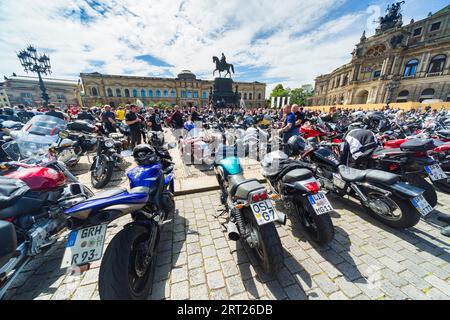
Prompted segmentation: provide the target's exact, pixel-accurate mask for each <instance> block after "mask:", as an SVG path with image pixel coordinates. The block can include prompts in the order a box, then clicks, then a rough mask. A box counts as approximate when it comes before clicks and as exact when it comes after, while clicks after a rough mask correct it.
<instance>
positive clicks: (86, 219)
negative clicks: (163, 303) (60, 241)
mask: <svg viewBox="0 0 450 320" xmlns="http://www.w3.org/2000/svg"><path fill="white" fill-rule="evenodd" d="M133 156H134V159H135V161H136V162H137V164H138V166H137V167H136V168H134V169H132V170H130V171H129V172H128V173H127V176H128V179H129V180H130V191H127V190H126V189H115V190H110V191H105V192H101V193H98V194H96V195H95V196H94V197H92V198H90V199H87V200H86V201H84V202H82V203H79V204H77V205H75V206H73V207H72V208H70V209H68V210H66V211H65V214H66V215H68V216H69V217H70V219H69V223H68V228H69V229H70V230H72V231H71V233H70V234H69V236H68V241H67V247H66V253H65V255H64V259H63V266H67V267H69V266H71V267H74V266H78V267H79V268H80V269H81V270H83V268H84V269H86V266H88V265H89V264H90V263H92V262H93V261H96V260H99V259H101V258H102V256H103V259H102V262H101V265H100V271H99V282H98V285H99V294H100V298H101V299H107V300H111V299H121V300H124V299H132V300H142V299H146V298H147V297H148V293H149V290H150V287H151V284H152V283H151V279H152V277H151V274H152V272H153V270H154V266H155V262H156V261H155V260H156V253H157V246H158V242H159V236H160V228H161V225H162V224H163V223H164V221H165V220H166V219H167V217H168V216H169V214H173V213H174V212H175V202H174V199H173V194H172V193H171V192H170V191H169V188H170V185H171V183H172V180H173V172H172V170H173V167H170V166H169V167H167V168H166V169H165V170H164V169H163V167H162V165H161V163H160V159H159V157H158V155H157V153H156V151H155V150H154V148H153V147H151V146H149V145H140V146H137V147H136V148H135V149H134V151H133ZM125 215H131V218H132V222H130V223H128V224H127V225H126V226H125V227H124V228H123V229H122V230H121V231H120V232H119V233H117V234H116V235H115V236H114V238H113V239H112V240H111V242H110V243H109V245H108V246H107V248H106V251H105V253H104V255H103V245H104V242H105V235H106V230H107V228H108V224H110V223H111V222H112V221H114V220H116V219H118V218H120V217H123V216H125ZM86 244H88V245H86Z"/></svg>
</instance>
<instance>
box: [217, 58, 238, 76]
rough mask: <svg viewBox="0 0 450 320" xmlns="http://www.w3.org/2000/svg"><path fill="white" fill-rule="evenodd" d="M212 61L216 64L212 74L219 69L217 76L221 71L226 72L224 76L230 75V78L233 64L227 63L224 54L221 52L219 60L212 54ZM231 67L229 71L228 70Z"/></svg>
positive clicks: (220, 74)
mask: <svg viewBox="0 0 450 320" xmlns="http://www.w3.org/2000/svg"><path fill="white" fill-rule="evenodd" d="M213 63H215V64H216V69H215V70H214V72H213V76H214V75H215V73H216V71H219V77H222V72H225V71H226V72H227V73H226V74H225V77H226V76H227V75H230V78H231V72H233V74H234V66H233V65H232V64H231V63H227V58H226V57H225V55H224V54H223V53H222V57H221V59H220V60H219V58H218V57H216V56H214V57H213ZM230 69H231V72H230Z"/></svg>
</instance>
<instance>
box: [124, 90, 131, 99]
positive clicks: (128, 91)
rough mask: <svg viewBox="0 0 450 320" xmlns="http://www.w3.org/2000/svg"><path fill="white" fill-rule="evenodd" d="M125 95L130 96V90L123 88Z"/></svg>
mask: <svg viewBox="0 0 450 320" xmlns="http://www.w3.org/2000/svg"><path fill="white" fill-rule="evenodd" d="M125 97H127V98H129V97H130V90H129V89H125Z"/></svg>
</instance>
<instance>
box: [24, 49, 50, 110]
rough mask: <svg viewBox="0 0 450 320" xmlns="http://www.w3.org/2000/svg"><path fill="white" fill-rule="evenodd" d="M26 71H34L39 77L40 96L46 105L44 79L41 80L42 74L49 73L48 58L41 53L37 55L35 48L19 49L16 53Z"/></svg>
mask: <svg viewBox="0 0 450 320" xmlns="http://www.w3.org/2000/svg"><path fill="white" fill-rule="evenodd" d="M17 57H18V58H19V60H20V63H21V64H22V66H23V68H24V70H25V72H26V73H28V72H35V73H37V75H38V78H39V88H40V89H41V92H42V94H41V98H42V100H43V101H44V106H45V107H47V106H48V101H49V96H48V94H47V92H46V89H45V85H44V81H43V80H42V76H41V75H42V74H44V75H48V74H51V73H52V71H51V66H50V58H49V57H48V56H47V55H45V54H43V55H39V54H38V52H37V50H36V48H34V47H33V46H28V47H27V48H26V49H25V50H22V51H20V52H19V53H18V54H17Z"/></svg>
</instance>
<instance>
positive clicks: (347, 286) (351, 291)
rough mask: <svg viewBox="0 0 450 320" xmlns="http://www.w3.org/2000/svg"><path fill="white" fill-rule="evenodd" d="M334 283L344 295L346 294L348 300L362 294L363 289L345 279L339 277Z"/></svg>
mask: <svg viewBox="0 0 450 320" xmlns="http://www.w3.org/2000/svg"><path fill="white" fill-rule="evenodd" d="M334 283H335V284H336V285H337V286H338V287H339V289H341V291H342V293H344V294H345V297H347V298H354V297H356V296H358V295H359V294H361V293H362V291H361V289H359V288H358V287H357V286H356V285H355V284H354V283H352V282H350V281H348V280H346V279H345V278H344V277H338V278H337V279H335V280H334ZM330 299H331V296H330Z"/></svg>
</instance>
